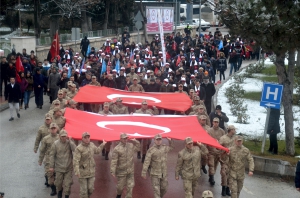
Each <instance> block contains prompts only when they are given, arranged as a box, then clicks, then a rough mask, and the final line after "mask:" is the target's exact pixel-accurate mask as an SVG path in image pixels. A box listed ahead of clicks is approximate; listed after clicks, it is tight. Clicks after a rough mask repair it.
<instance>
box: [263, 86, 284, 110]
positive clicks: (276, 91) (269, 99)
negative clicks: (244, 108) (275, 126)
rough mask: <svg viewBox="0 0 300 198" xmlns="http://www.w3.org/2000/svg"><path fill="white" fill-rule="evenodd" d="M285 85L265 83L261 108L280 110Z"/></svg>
mask: <svg viewBox="0 0 300 198" xmlns="http://www.w3.org/2000/svg"><path fill="white" fill-rule="evenodd" d="M282 90H283V85H279V84H273V83H264V86H263V90H262V93H261V101H260V106H263V107H268V108H274V109H280V103H281V96H282Z"/></svg>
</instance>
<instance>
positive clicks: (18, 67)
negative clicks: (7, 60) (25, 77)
mask: <svg viewBox="0 0 300 198" xmlns="http://www.w3.org/2000/svg"><path fill="white" fill-rule="evenodd" d="M16 71H17V72H18V73H19V72H24V67H23V64H22V61H21V57H20V56H18V57H17V60H16Z"/></svg>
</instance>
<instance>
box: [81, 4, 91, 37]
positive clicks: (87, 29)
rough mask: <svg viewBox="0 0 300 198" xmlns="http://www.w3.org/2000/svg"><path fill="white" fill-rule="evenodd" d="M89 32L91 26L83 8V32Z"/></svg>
mask: <svg viewBox="0 0 300 198" xmlns="http://www.w3.org/2000/svg"><path fill="white" fill-rule="evenodd" d="M88 31H89V26H88V22H87V17H86V11H85V8H83V9H82V11H81V32H82V33H87V32H88Z"/></svg>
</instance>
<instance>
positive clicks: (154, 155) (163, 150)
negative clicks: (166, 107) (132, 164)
mask: <svg viewBox="0 0 300 198" xmlns="http://www.w3.org/2000/svg"><path fill="white" fill-rule="evenodd" d="M158 138H162V137H161V135H160V134H159V135H156V137H155V139H158ZM173 148H174V143H173V141H172V140H171V141H170V140H169V146H167V145H154V146H152V147H151V148H150V149H149V150H148V151H147V154H146V158H145V162H144V165H143V170H142V177H146V174H147V171H148V170H149V174H150V177H151V183H152V187H153V191H154V198H161V197H163V196H164V195H165V194H166V192H167V188H168V180H167V178H168V172H167V157H168V152H170V151H171V150H173Z"/></svg>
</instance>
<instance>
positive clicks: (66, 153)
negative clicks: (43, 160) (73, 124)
mask: <svg viewBox="0 0 300 198" xmlns="http://www.w3.org/2000/svg"><path fill="white" fill-rule="evenodd" d="M59 135H60V136H67V133H66V132H65V130H61V131H60V133H59ZM75 148H76V145H75V144H74V142H73V141H70V140H67V141H66V142H65V143H63V142H62V141H61V140H60V139H59V140H56V141H55V142H54V143H53V144H52V147H51V152H50V168H53V169H55V182H54V184H55V186H56V190H57V191H62V190H64V193H65V195H70V193H71V185H72V184H73V179H72V174H73V163H72V160H73V154H72V152H73V151H75Z"/></svg>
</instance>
